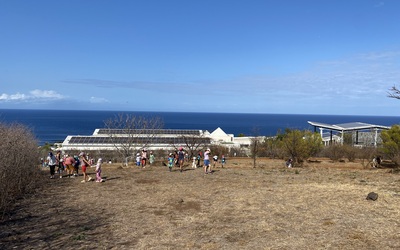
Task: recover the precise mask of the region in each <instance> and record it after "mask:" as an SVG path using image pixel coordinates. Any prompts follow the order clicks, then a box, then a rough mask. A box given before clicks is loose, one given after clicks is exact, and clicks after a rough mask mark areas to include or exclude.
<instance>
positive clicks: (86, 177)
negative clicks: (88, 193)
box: [79, 152, 92, 183]
mask: <svg viewBox="0 0 400 250" xmlns="http://www.w3.org/2000/svg"><path fill="white" fill-rule="evenodd" d="M79 157H80V160H79V161H80V164H81V169H82V173H83V180H82V181H81V182H83V183H85V182H88V181H91V180H92V178H91V177H90V176H89V175H88V174H87V173H86V170H87V168H88V167H90V164H89V162H88V160H87V159H86V154H85V153H83V152H81V153H80V154H79Z"/></svg>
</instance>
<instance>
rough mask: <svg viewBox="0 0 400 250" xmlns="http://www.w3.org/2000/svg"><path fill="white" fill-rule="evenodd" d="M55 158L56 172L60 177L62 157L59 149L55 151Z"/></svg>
mask: <svg viewBox="0 0 400 250" xmlns="http://www.w3.org/2000/svg"><path fill="white" fill-rule="evenodd" d="M56 160H57V167H58V168H57V172H58V174H59V176H60V178H62V174H63V172H64V158H63V157H62V155H61V151H57V154H56Z"/></svg>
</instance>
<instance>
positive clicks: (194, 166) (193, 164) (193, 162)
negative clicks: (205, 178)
mask: <svg viewBox="0 0 400 250" xmlns="http://www.w3.org/2000/svg"><path fill="white" fill-rule="evenodd" d="M196 160H197V157H196V156H193V161H192V168H197V164H196Z"/></svg>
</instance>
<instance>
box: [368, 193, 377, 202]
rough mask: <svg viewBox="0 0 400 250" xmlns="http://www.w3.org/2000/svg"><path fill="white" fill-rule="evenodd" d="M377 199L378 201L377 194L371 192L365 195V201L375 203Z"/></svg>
mask: <svg viewBox="0 0 400 250" xmlns="http://www.w3.org/2000/svg"><path fill="white" fill-rule="evenodd" d="M377 199H378V194H377V193H374V192H371V193H369V194H368V195H367V200H373V201H376V200H377Z"/></svg>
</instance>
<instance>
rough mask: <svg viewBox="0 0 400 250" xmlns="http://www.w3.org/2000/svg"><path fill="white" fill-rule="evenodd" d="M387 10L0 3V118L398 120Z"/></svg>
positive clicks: (354, 3)
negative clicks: (154, 114) (204, 115)
mask: <svg viewBox="0 0 400 250" xmlns="http://www.w3.org/2000/svg"><path fill="white" fill-rule="evenodd" d="M399 13H400V1H398V0H383V1H380V0H301V1H297V0H279V1H278V0H274V1H270V0H251V1H248V0H168V1H165V0H146V1H139V0H113V1H109V0H107V1H105V0H83V1H82V0H58V1H54V0H47V1H46V0H35V1H29V0H0V109H58V110H115V111H168V112H170V111H171V112H222V113H274V114H328V115H329V114H335V115H389V116H397V115H399V114H400V110H399V107H400V100H398V99H394V98H389V97H387V96H388V93H389V90H390V89H391V88H392V87H393V86H398V87H400V25H399V23H400V15H399Z"/></svg>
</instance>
